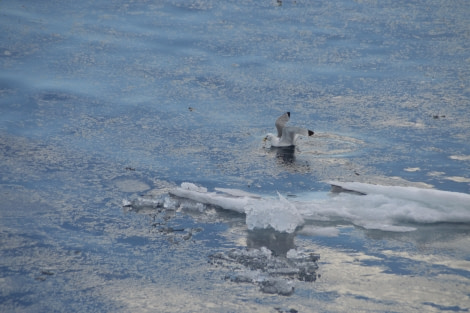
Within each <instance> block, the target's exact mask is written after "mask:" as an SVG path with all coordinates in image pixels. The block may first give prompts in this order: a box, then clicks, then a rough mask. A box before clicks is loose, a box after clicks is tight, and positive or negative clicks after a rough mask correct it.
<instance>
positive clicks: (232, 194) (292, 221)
mask: <svg viewBox="0 0 470 313" xmlns="http://www.w3.org/2000/svg"><path fill="white" fill-rule="evenodd" d="M216 191H219V192H207V189H206V188H203V187H198V186H196V185H194V184H192V183H182V184H181V187H179V188H175V189H173V190H171V191H170V194H172V195H175V196H177V197H181V198H187V199H191V200H193V201H197V202H201V203H204V204H211V205H215V206H219V207H221V208H223V209H226V210H231V211H235V212H239V213H245V214H246V223H247V226H248V228H249V229H255V228H268V227H272V228H274V229H275V230H277V231H279V232H287V233H292V232H294V231H295V229H296V228H297V226H299V225H302V224H303V219H302V216H301V215H300V213H299V212H297V209H296V208H295V206H294V205H293V204H292V203H290V202H289V201H288V200H287V199H285V198H284V197H282V196H281V195H280V194H278V198H277V199H276V198H263V197H261V196H258V195H255V194H251V193H248V192H245V191H242V190H237V189H225V188H216Z"/></svg>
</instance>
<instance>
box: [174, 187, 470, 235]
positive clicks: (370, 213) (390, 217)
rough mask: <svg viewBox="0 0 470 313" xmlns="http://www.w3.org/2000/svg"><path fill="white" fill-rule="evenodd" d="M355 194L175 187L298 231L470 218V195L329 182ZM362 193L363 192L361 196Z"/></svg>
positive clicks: (253, 219) (256, 220) (178, 192)
mask: <svg viewBox="0 0 470 313" xmlns="http://www.w3.org/2000/svg"><path fill="white" fill-rule="evenodd" d="M330 184H332V185H335V186H341V187H342V188H344V189H347V190H353V191H356V192H357V193H356V194H351V193H340V194H336V195H328V196H325V193H321V192H312V193H308V194H304V195H301V196H299V197H297V198H296V201H289V200H288V199H286V198H284V197H282V196H281V195H280V194H279V195H278V197H277V198H276V197H262V196H260V195H255V194H251V193H247V192H244V191H241V190H236V189H223V188H216V191H218V192H208V191H207V189H206V188H203V187H198V186H196V185H194V184H191V183H183V184H182V185H181V187H178V188H175V189H173V190H172V191H170V194H173V195H175V196H178V197H182V198H187V199H191V200H193V201H196V202H200V203H204V204H210V205H215V206H219V207H221V208H223V209H226V210H232V211H236V212H239V213H244V214H246V222H247V226H248V228H249V229H254V228H267V227H272V228H274V229H276V230H277V231H280V232H289V233H291V232H294V231H295V230H296V228H297V227H298V226H301V225H303V224H304V222H305V221H308V220H310V221H333V222H334V221H337V222H340V223H344V222H348V223H351V224H354V225H356V226H360V227H364V228H366V229H378V230H383V231H395V232H403V231H412V230H415V227H414V226H415V225H416V224H426V223H438V222H446V223H470V195H469V194H465V193H458V192H449V191H441V190H435V189H423V188H416V187H398V186H381V185H372V184H364V183H354V182H353V183H341V182H330ZM358 193H361V194H364V195H358Z"/></svg>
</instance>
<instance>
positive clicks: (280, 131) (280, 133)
mask: <svg viewBox="0 0 470 313" xmlns="http://www.w3.org/2000/svg"><path fill="white" fill-rule="evenodd" d="M289 119H290V112H286V113H284V114H282V115H281V116H279V118H278V119H277V120H276V128H277V136H276V135H274V134H272V133H269V134H267V135H266V137H265V138H264V140H265V141H266V140H270V141H271V146H273V147H290V146H294V145H295V141H296V140H297V138H298V137H299V136H313V134H314V133H313V131H311V130H309V129H306V128H302V127H295V126H286V123H287V122H288V121H289Z"/></svg>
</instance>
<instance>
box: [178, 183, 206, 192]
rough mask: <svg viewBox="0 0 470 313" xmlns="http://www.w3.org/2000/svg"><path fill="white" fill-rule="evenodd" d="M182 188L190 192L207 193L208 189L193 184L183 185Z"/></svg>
mask: <svg viewBox="0 0 470 313" xmlns="http://www.w3.org/2000/svg"><path fill="white" fill-rule="evenodd" d="M181 188H182V189H185V190H189V191H196V192H207V188H205V187H201V186H197V185H195V184H193V183H181Z"/></svg>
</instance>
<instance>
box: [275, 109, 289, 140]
mask: <svg viewBox="0 0 470 313" xmlns="http://www.w3.org/2000/svg"><path fill="white" fill-rule="evenodd" d="M289 118H290V112H286V113H284V114H282V115H281V116H279V117H278V119H277V120H276V128H277V136H278V137H281V136H282V129H283V128H284V126H286V123H287V122H288V121H289Z"/></svg>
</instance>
